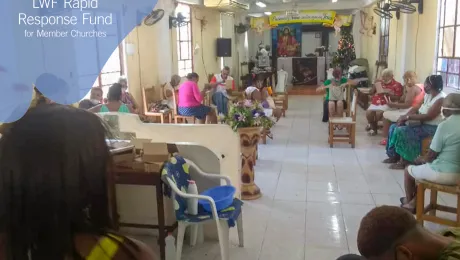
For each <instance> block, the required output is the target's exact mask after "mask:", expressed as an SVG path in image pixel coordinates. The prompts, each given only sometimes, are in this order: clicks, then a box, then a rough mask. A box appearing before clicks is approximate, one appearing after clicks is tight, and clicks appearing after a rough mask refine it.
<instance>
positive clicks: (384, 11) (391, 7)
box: [374, 0, 423, 19]
mask: <svg viewBox="0 0 460 260" xmlns="http://www.w3.org/2000/svg"><path fill="white" fill-rule="evenodd" d="M413 4H418V12H419V14H422V13H423V0H399V1H392V0H379V1H378V3H377V7H376V8H374V13H375V14H377V15H378V16H380V17H382V18H386V19H391V18H393V14H392V13H391V12H395V14H396V19H399V17H400V15H401V13H405V14H412V13H415V12H416V11H417V8H416V7H415V6H414V5H413Z"/></svg>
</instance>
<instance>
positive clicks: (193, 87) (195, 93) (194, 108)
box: [177, 72, 217, 124]
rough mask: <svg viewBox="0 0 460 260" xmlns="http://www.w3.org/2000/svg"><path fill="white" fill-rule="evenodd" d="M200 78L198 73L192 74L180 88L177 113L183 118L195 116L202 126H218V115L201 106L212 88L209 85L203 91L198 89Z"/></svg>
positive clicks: (207, 107)
mask: <svg viewBox="0 0 460 260" xmlns="http://www.w3.org/2000/svg"><path fill="white" fill-rule="evenodd" d="M199 80H200V77H199V76H198V74H197V73H195V72H192V73H189V74H188V75H187V81H185V82H184V83H182V85H181V86H180V87H179V96H178V99H179V100H178V110H177V113H178V114H179V115H182V116H194V117H195V118H196V119H198V122H199V123H200V124H204V123H206V118H207V119H208V120H207V121H208V123H211V124H217V115H216V113H215V112H214V109H212V108H211V107H209V106H205V105H203V104H201V102H203V97H204V96H205V94H206V91H207V90H209V89H210V88H211V86H210V85H207V86H206V87H205V88H204V89H203V90H202V91H200V89H199V88H198V81H199Z"/></svg>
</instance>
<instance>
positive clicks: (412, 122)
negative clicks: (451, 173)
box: [383, 75, 446, 169]
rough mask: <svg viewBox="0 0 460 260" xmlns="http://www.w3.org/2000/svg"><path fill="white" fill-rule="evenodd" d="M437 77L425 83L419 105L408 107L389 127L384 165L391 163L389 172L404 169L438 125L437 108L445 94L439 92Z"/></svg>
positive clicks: (430, 78)
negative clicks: (423, 93)
mask: <svg viewBox="0 0 460 260" xmlns="http://www.w3.org/2000/svg"><path fill="white" fill-rule="evenodd" d="M442 88H443V80H442V77H441V76H440V75H431V76H429V77H427V78H426V80H425V93H426V95H425V97H424V101H423V104H421V105H419V106H417V107H412V108H411V109H410V110H409V112H407V114H405V115H402V116H401V117H400V118H399V119H398V122H397V123H396V124H393V125H392V126H391V127H390V131H389V135H388V141H387V149H386V150H387V155H388V158H387V159H385V160H384V161H383V162H384V163H391V164H392V165H391V166H390V169H404V168H405V166H406V165H407V164H411V163H413V162H414V161H415V159H416V158H417V157H418V156H419V155H420V153H421V147H422V145H421V143H422V140H423V139H425V138H427V137H430V136H431V137H432V136H434V133H435V132H436V128H437V127H438V125H439V123H441V122H442V116H441V107H442V102H443V101H444V97H446V94H445V93H443V92H442Z"/></svg>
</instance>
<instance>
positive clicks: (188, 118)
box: [173, 91, 196, 124]
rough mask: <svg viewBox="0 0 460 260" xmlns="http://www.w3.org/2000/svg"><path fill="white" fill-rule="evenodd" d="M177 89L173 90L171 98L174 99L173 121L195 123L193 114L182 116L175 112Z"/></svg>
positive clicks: (176, 122)
mask: <svg viewBox="0 0 460 260" xmlns="http://www.w3.org/2000/svg"><path fill="white" fill-rule="evenodd" d="M176 92H177V91H173V100H174V108H173V117H174V123H175V124H178V123H185V124H190V123H191V124H195V123H196V117H194V116H182V115H179V114H178V112H177V93H176Z"/></svg>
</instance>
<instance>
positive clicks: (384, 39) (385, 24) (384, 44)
mask: <svg viewBox="0 0 460 260" xmlns="http://www.w3.org/2000/svg"><path fill="white" fill-rule="evenodd" d="M389 43H390V19H389V18H383V17H382V18H380V44H379V62H381V63H382V62H384V63H385V64H388V45H389Z"/></svg>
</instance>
